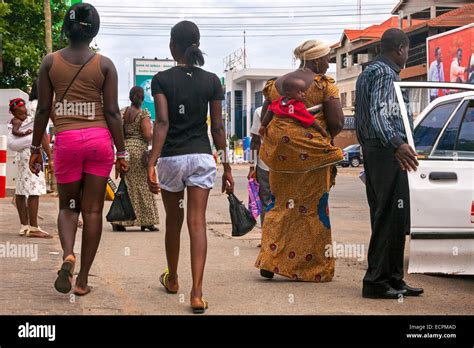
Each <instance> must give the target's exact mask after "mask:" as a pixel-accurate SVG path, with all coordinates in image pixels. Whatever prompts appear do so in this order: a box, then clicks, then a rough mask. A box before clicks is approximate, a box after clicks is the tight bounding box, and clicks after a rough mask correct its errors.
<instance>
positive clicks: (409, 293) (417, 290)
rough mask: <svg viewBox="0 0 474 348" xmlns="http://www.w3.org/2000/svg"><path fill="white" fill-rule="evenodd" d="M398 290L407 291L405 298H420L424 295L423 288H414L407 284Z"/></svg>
mask: <svg viewBox="0 0 474 348" xmlns="http://www.w3.org/2000/svg"><path fill="white" fill-rule="evenodd" d="M396 289H397V290H406V292H407V293H406V294H405V295H404V296H419V295H421V294H422V293H423V288H412V287H411V286H409V285H407V284H403V285H402V286H400V287H397V288H396Z"/></svg>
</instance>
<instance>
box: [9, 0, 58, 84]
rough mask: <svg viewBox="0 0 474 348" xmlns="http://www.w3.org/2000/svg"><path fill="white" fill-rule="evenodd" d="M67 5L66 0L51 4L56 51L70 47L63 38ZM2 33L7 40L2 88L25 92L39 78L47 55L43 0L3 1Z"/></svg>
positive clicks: (54, 48) (54, 47)
mask: <svg viewBox="0 0 474 348" xmlns="http://www.w3.org/2000/svg"><path fill="white" fill-rule="evenodd" d="M66 10H67V7H66V5H65V4H64V2H62V1H54V2H53V4H52V5H51V21H52V30H51V33H52V38H53V51H54V50H58V49H60V48H63V47H65V46H66V42H65V41H63V42H62V41H61V40H60V36H61V26H62V21H63V19H64V15H65V13H66ZM0 33H1V34H3V35H2V40H3V74H1V75H0V88H19V89H22V90H24V91H26V90H27V87H28V86H30V85H31V83H32V81H33V80H34V79H35V78H36V77H37V73H38V69H39V66H40V64H41V60H42V59H43V57H44V56H45V54H46V44H45V34H44V10H43V1H41V0H6V1H5V2H1V3H0Z"/></svg>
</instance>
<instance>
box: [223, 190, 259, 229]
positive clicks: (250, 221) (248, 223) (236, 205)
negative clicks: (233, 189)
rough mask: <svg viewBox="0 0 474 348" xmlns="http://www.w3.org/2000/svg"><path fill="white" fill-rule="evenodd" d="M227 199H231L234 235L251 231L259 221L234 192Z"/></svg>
mask: <svg viewBox="0 0 474 348" xmlns="http://www.w3.org/2000/svg"><path fill="white" fill-rule="evenodd" d="M227 199H228V200H229V212H230V220H231V221H232V237H241V236H243V235H245V234H247V233H248V232H250V231H251V230H252V229H253V228H254V227H255V225H256V224H257V221H256V220H255V219H254V217H253V216H252V213H251V212H250V211H249V210H248V209H247V208H246V207H245V205H244V204H243V203H242V202H241V201H240V200H239V199H238V198H237V197H236V196H235V195H234V194H233V193H231V194H229V196H228V197H227Z"/></svg>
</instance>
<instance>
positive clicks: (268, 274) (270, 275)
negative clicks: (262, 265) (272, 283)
mask: <svg viewBox="0 0 474 348" xmlns="http://www.w3.org/2000/svg"><path fill="white" fill-rule="evenodd" d="M260 275H261V276H262V277H263V278H267V279H273V276H274V275H275V274H274V273H273V272H270V271H267V270H264V269H261V270H260Z"/></svg>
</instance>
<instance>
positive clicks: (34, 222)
mask: <svg viewBox="0 0 474 348" xmlns="http://www.w3.org/2000/svg"><path fill="white" fill-rule="evenodd" d="M38 209H39V196H28V217H29V220H30V226H33V227H38Z"/></svg>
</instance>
